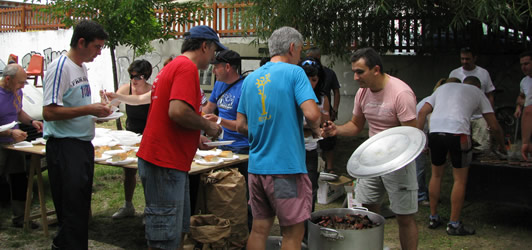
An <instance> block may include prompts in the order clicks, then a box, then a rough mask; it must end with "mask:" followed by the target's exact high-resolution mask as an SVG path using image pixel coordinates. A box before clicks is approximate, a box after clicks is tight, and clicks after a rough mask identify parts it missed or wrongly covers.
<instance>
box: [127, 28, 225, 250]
mask: <svg viewBox="0 0 532 250" xmlns="http://www.w3.org/2000/svg"><path fill="white" fill-rule="evenodd" d="M222 49H226V48H225V47H224V46H223V45H222V44H221V43H220V40H219V38H218V35H217V34H216V32H215V31H214V30H213V29H212V28H210V27H208V26H195V27H193V28H191V29H190V30H189V32H187V33H185V41H184V42H183V45H182V47H181V53H182V54H181V55H180V56H178V57H176V58H175V59H173V60H172V61H171V62H170V63H168V65H166V66H165V67H164V68H163V69H161V71H159V74H158V75H157V77H156V78H155V80H154V81H153V89H152V91H151V107H150V112H149V114H148V121H147V123H146V128H145V129H144V134H143V136H142V142H141V143H140V148H139V151H138V153H137V156H138V167H139V176H140V178H141V180H142V186H143V188H144V197H145V198H146V208H145V209H144V214H145V215H146V229H145V231H146V239H147V241H148V247H149V248H150V249H152V248H160V249H177V248H178V247H179V246H180V244H181V243H182V241H181V239H182V237H183V233H185V232H188V230H189V227H190V214H191V211H190V192H189V177H188V171H189V170H190V164H192V160H193V158H194V155H195V154H196V149H197V148H198V145H199V146H200V147H201V148H203V149H206V146H204V145H203V143H201V142H200V130H203V131H205V132H206V133H207V135H209V136H218V135H219V134H220V133H221V132H222V128H221V127H220V126H219V125H218V124H216V123H215V122H211V121H209V120H207V119H205V118H203V117H201V115H200V114H201V109H200V107H201V106H200V104H201V90H200V86H199V74H198V69H202V70H205V69H207V67H208V66H209V63H210V62H211V61H212V60H213V59H214V53H215V52H216V51H217V50H222Z"/></svg>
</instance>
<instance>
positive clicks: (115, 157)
mask: <svg viewBox="0 0 532 250" xmlns="http://www.w3.org/2000/svg"><path fill="white" fill-rule="evenodd" d="M126 159H127V152H125V153H119V154H115V155H113V158H112V161H115V162H117V161H124V160H126Z"/></svg>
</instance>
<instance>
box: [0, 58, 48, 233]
mask: <svg viewBox="0 0 532 250" xmlns="http://www.w3.org/2000/svg"><path fill="white" fill-rule="evenodd" d="M26 78H27V75H26V72H25V71H24V69H23V68H22V67H21V66H20V65H18V64H9V65H7V66H6V67H5V68H4V72H3V77H2V79H0V125H4V124H8V123H11V122H13V121H19V122H21V123H24V124H28V125H31V126H33V127H35V128H36V129H37V131H38V132H41V131H42V122H40V121H36V120H34V119H32V118H31V117H30V116H29V115H28V114H26V112H24V110H22V88H23V87H24V84H25V83H26ZM26 137H28V135H27V134H26V132H24V131H22V130H20V129H18V125H15V126H14V127H13V128H11V129H8V130H6V131H4V132H0V176H1V175H4V174H5V175H7V176H8V182H9V185H10V188H11V209H12V210H13V219H12V223H13V226H14V227H22V226H23V223H24V205H25V201H26V187H27V185H28V177H27V174H26V171H25V162H24V155H23V154H21V153H19V152H15V151H10V150H5V149H2V148H1V145H7V144H11V143H13V142H20V141H23V140H25V139H26ZM31 227H32V228H37V227H38V225H37V224H34V223H33V222H32V224H31Z"/></svg>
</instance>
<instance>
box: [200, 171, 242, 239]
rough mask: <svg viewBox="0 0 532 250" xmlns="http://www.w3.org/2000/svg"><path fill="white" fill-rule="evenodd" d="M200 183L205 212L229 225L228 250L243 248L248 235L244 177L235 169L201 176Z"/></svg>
mask: <svg viewBox="0 0 532 250" xmlns="http://www.w3.org/2000/svg"><path fill="white" fill-rule="evenodd" d="M201 183H202V185H203V188H204V190H205V204H204V205H205V206H206V211H205V212H206V213H208V214H214V215H216V216H218V217H220V218H224V219H228V220H229V221H230V223H231V236H229V238H228V241H229V249H242V248H244V247H245V246H246V242H247V238H248V235H249V232H248V226H247V224H248V217H247V214H248V209H247V201H246V180H245V179H244V176H243V175H242V174H240V172H238V170H237V169H236V168H231V169H229V170H223V171H217V172H211V173H208V174H203V175H202V176H201Z"/></svg>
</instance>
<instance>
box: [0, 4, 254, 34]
mask: <svg viewBox="0 0 532 250" xmlns="http://www.w3.org/2000/svg"><path fill="white" fill-rule="evenodd" d="M248 6H249V4H221V3H213V4H212V5H206V6H205V7H206V8H205V10H203V11H197V12H194V14H192V15H195V17H197V18H193V16H190V18H188V19H189V20H192V19H200V20H199V21H198V22H193V23H187V24H186V25H176V24H173V27H172V28H171V30H172V32H171V34H173V35H176V36H181V35H183V33H185V32H186V31H188V30H189V29H190V28H191V27H193V26H195V25H208V26H210V27H212V28H213V29H215V30H217V31H218V33H219V34H220V36H225V37H227V36H243V35H244V34H246V35H252V34H253V30H249V31H248V30H246V29H245V28H244V27H243V26H242V22H241V20H242V16H243V14H244V11H245V8H247V7H248ZM43 8H47V7H46V6H29V5H25V6H20V7H15V8H5V9H0V32H26V31H33V30H57V29H60V28H65V25H64V24H62V23H61V22H60V21H59V20H57V19H53V18H52V17H51V15H50V14H47V13H44V12H42V11H40V10H41V9H43ZM172 14H176V15H179V13H168V12H164V11H163V10H155V15H156V17H157V18H158V19H159V20H164V19H165V18H168V17H169V15H172Z"/></svg>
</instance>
